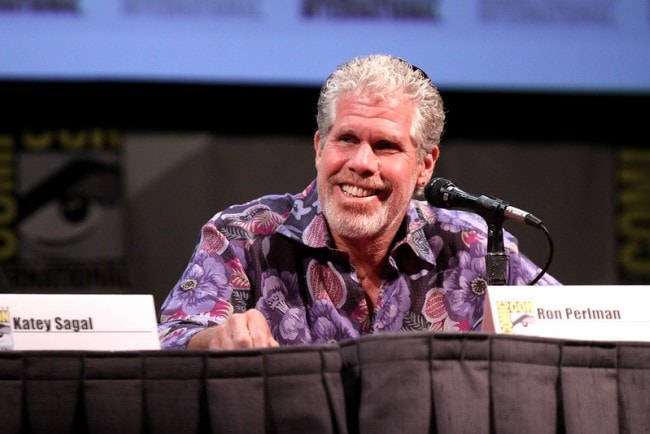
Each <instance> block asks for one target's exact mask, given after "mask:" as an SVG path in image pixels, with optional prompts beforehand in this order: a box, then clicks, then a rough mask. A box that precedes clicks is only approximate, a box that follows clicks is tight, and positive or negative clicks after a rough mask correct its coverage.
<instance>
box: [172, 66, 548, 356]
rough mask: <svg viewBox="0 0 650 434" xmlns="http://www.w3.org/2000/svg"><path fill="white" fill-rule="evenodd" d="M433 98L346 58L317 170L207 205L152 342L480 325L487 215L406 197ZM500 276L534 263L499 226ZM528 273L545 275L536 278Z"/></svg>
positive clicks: (402, 71)
mask: <svg viewBox="0 0 650 434" xmlns="http://www.w3.org/2000/svg"><path fill="white" fill-rule="evenodd" d="M444 121H445V115H444V109H443V102H442V99H441V97H440V94H439V92H438V90H437V89H436V87H435V86H434V85H433V84H432V83H431V81H430V80H429V78H428V77H427V75H426V74H425V73H424V72H423V71H421V70H420V69H419V68H417V67H414V66H413V65H411V64H410V63H408V62H407V61H405V60H403V59H400V58H397V57H393V56H389V55H382V54H379V55H371V56H365V57H359V58H354V59H352V60H350V61H349V62H347V63H345V64H343V65H340V66H339V67H338V68H337V69H336V70H335V71H334V72H333V73H332V74H331V75H330V76H329V77H328V79H327V80H326V81H325V83H324V84H323V87H322V88H321V93H320V97H319V100H318V115H317V122H318V131H317V132H316V133H315V135H314V149H315V154H316V169H317V177H316V180H315V181H313V182H312V183H311V184H310V185H308V186H307V187H306V188H305V190H304V191H302V192H301V193H298V194H295V195H291V194H284V195H267V196H263V197H261V198H259V199H256V200H253V201H250V202H248V203H246V204H242V205H234V206H231V207H229V208H228V209H226V210H223V211H221V212H219V213H217V214H216V215H215V216H214V217H213V218H212V219H210V221H208V222H207V223H206V224H205V225H204V226H203V228H202V232H201V239H200V241H199V243H198V245H197V246H196V248H195V250H194V253H193V255H192V257H191V258H190V262H189V264H188V266H187V268H186V269H185V272H184V273H183V275H182V276H181V278H180V279H179V281H178V283H177V284H176V285H175V287H174V288H173V289H172V291H171V292H170V294H169V296H168V297H167V299H166V300H165V302H164V303H163V306H162V307H161V315H160V325H159V336H160V340H161V346H162V348H169V349H173V348H190V349H233V348H250V347H266V346H278V345H302V344H309V343H326V342H338V341H342V340H346V339H353V338H356V337H358V336H361V335H364V334H369V333H390V332H398V331H414V330H434V331H455V332H463V331H472V330H476V331H478V330H480V329H481V322H482V318H483V304H484V300H485V289H486V287H487V281H488V279H487V274H486V268H485V257H486V254H487V225H486V223H485V221H483V220H482V218H481V217H479V216H478V215H476V214H472V213H469V212H466V211H455V210H448V209H439V208H435V207H433V206H432V205H430V204H429V203H427V202H426V201H422V200H418V199H417V197H419V196H420V193H421V192H422V189H423V188H424V186H425V185H426V183H427V182H428V181H429V179H430V178H431V176H432V175H433V171H434V168H435V164H436V161H437V160H438V155H439V144H440V138H441V135H442V131H443V127H444ZM504 244H505V247H506V250H507V253H508V276H507V283H508V284H510V285H526V284H528V283H529V282H530V281H532V280H533V279H534V278H535V277H536V276H537V274H538V272H539V271H540V269H539V267H537V266H536V265H535V264H533V263H532V262H531V261H530V260H529V259H528V258H527V257H526V256H525V255H524V254H522V253H521V252H519V249H518V246H517V240H516V239H515V238H514V237H513V236H512V235H511V234H509V233H508V232H505V233H504ZM537 284H542V285H557V284H559V282H558V281H557V280H556V279H554V278H553V277H552V276H549V275H544V276H543V277H542V278H541V279H539V280H538V282H537Z"/></svg>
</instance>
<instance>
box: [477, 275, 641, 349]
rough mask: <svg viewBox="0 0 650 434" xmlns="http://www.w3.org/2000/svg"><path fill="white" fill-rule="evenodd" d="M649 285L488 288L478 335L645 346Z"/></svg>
mask: <svg viewBox="0 0 650 434" xmlns="http://www.w3.org/2000/svg"><path fill="white" fill-rule="evenodd" d="M648 299H650V286H643V285H576V286H573V285H565V286H491V287H489V288H488V291H487V297H486V299H485V310H484V312H485V316H484V320H483V328H482V331H485V332H494V333H502V334H513V335H529V336H543V337H551V338H560V339H580V340H592V341H638V342H645V341H650V311H649V310H648V304H647V301H646V300H648Z"/></svg>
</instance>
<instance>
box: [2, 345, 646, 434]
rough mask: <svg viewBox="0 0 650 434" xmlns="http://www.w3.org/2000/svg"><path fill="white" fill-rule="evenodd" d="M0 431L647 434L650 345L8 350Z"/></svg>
mask: <svg viewBox="0 0 650 434" xmlns="http://www.w3.org/2000/svg"><path fill="white" fill-rule="evenodd" d="M0 397H1V398H2V401H0V402H1V404H0V433H3V434H13V433H21V434H22V433H48V434H50V433H66V434H70V433H111V434H128V433H156V434H162V433H174V434H187V433H246V434H248V433H292V434H293V433H303V432H305V433H342V434H346V433H351V434H352V433H364V434H366V433H368V434H378V433H382V434H383V433H408V434H418V433H649V432H650V343H637V342H588V341H574V340H559V339H546V338H534V337H522V336H507V335H494V334H484V333H467V334H450V333H402V334H396V335H374V336H366V337H362V338H359V339H356V340H353V341H348V342H343V343H340V344H333V345H314V346H300V347H282V348H270V349H262V350H239V351H189V350H182V351H126V352H100V351H4V352H0Z"/></svg>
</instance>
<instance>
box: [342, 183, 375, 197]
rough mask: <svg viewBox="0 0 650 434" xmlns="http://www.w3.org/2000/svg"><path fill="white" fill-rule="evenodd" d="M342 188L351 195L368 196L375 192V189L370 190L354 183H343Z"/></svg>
mask: <svg viewBox="0 0 650 434" xmlns="http://www.w3.org/2000/svg"><path fill="white" fill-rule="evenodd" d="M341 189H342V190H343V192H344V193H346V194H349V195H350V196H356V197H367V196H371V195H372V194H374V190H368V189H365V188H361V187H355V186H354V185H342V186H341Z"/></svg>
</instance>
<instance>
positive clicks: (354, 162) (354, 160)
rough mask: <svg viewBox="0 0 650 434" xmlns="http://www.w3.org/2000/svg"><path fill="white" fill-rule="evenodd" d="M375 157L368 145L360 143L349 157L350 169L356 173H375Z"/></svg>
mask: <svg viewBox="0 0 650 434" xmlns="http://www.w3.org/2000/svg"><path fill="white" fill-rule="evenodd" d="M377 165H378V163H377V155H376V154H375V151H374V149H373V148H372V146H371V145H370V144H369V143H360V144H359V145H358V146H357V147H356V148H355V150H354V152H353V153H352V155H351V156H350V167H351V168H352V170H354V171H355V172H357V173H364V172H375V171H376V170H377Z"/></svg>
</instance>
